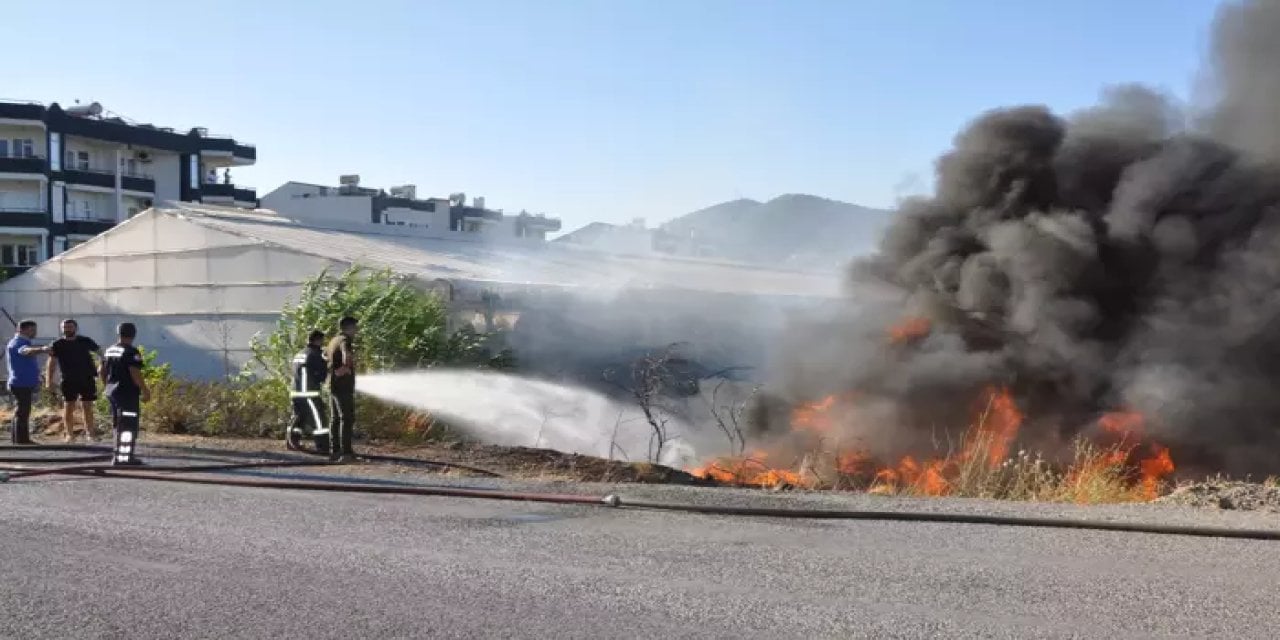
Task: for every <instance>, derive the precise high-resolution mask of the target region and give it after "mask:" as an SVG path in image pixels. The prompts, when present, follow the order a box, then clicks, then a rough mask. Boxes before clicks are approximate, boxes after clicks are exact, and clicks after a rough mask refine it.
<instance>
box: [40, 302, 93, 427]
mask: <svg viewBox="0 0 1280 640" xmlns="http://www.w3.org/2000/svg"><path fill="white" fill-rule="evenodd" d="M79 331H80V325H79V324H78V323H77V322H76V321H75V320H72V319H70V318H68V319H66V320H63V321H62V337H61V338H58V339H57V340H54V341H53V344H50V345H49V362H48V364H47V365H46V366H45V383H46V384H48V385H49V388H50V389H53V388H54V380H55V379H56V377H55V376H54V374H56V373H57V372H58V369H59V368H61V369H62V384H61V385H60V387H61V391H62V402H63V404H62V426H63V428H64V429H66V431H67V433H66V436H65V437H64V438H63V439H64V440H66V441H67V442H71V440H72V439H73V438H74V437H75V428H74V427H73V426H72V425H73V424H75V423H74V420H75V415H76V405H77V404H78V405H80V411H81V414H82V415H83V416H84V435H85V437H86V438H88V439H89V441H90V442H96V441H97V440H98V430H97V428H96V427H95V425H94V420H93V401H94V400H97V399H98V380H97V375H95V374H96V373H97V371H98V365H97V363H96V362H94V357H93V354H95V353H98V352H99V351H101V350H102V349H101V347H99V346H98V343H97V342H94V341H93V338H90V337H88V336H82V335H79Z"/></svg>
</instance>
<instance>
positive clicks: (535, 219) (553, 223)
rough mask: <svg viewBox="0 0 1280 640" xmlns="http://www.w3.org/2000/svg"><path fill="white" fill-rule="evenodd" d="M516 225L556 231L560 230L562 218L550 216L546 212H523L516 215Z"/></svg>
mask: <svg viewBox="0 0 1280 640" xmlns="http://www.w3.org/2000/svg"><path fill="white" fill-rule="evenodd" d="M516 225H517V226H523V227H524V228H526V229H532V230H536V231H551V232H555V231H559V230H560V219H559V218H548V217H547V216H546V215H544V214H536V215H534V214H528V213H522V214H520V215H519V216H517V217H516Z"/></svg>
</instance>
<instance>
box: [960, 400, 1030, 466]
mask: <svg viewBox="0 0 1280 640" xmlns="http://www.w3.org/2000/svg"><path fill="white" fill-rule="evenodd" d="M985 395H986V396H987V406H986V409H985V410H984V411H983V412H982V414H981V417H980V418H979V422H978V424H977V425H975V428H974V429H973V430H972V431H971V433H970V434H969V437H968V438H967V440H968V441H967V442H966V443H965V449H964V453H963V454H961V455H962V456H963V458H962V459H965V460H968V459H970V458H972V457H973V456H974V454H976V453H978V452H979V451H981V450H982V449H984V448H985V449H986V453H987V465H988V466H989V467H990V468H992V469H994V468H996V467H998V466H1000V463H1001V462H1004V459H1005V458H1006V457H1008V455H1009V447H1010V445H1011V444H1012V443H1013V439H1014V438H1015V437H1017V435H1018V428H1019V427H1021V426H1022V412H1021V411H1019V410H1018V405H1017V404H1015V403H1014V401H1013V395H1012V394H1010V393H1009V390H1008V389H1006V388H1003V387H1000V388H996V387H988V388H987V390H986V393H985Z"/></svg>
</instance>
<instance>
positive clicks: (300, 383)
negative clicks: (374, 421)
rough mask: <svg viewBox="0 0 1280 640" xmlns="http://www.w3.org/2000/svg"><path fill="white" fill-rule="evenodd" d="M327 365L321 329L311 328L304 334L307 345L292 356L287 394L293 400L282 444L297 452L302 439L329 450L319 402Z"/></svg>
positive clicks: (317, 448)
mask: <svg viewBox="0 0 1280 640" xmlns="http://www.w3.org/2000/svg"><path fill="white" fill-rule="evenodd" d="M328 371H329V365H328V363H326V362H325V359H324V332H323V331H319V330H315V331H312V332H311V334H310V335H308V336H307V346H306V347H305V348H304V349H303V350H302V351H300V352H298V355H296V356H294V357H293V388H292V389H290V390H289V397H290V398H291V399H292V401H293V420H292V421H291V422H290V423H289V431H288V433H287V434H286V436H285V441H284V442H285V446H286V447H287V448H289V449H290V450H293V451H297V450H298V449H301V448H302V438H303V436H305V435H308V434H309V435H310V436H311V437H312V438H314V439H315V443H316V451H319V452H321V453H329V424H328V422H327V421H326V420H325V410H324V406H323V405H321V404H320V388H321V386H322V385H324V379H325V376H326V375H327V374H328Z"/></svg>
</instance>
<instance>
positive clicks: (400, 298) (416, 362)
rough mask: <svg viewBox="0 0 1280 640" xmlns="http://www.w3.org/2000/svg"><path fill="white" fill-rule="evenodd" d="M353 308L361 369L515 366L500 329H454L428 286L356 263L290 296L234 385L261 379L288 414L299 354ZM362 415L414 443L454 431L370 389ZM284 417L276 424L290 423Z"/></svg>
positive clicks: (386, 433)
mask: <svg viewBox="0 0 1280 640" xmlns="http://www.w3.org/2000/svg"><path fill="white" fill-rule="evenodd" d="M348 315H350V316H354V317H356V318H358V319H359V321H360V330H359V332H358V334H357V337H356V340H355V347H356V366H357V369H358V372H357V373H364V374H367V373H371V372H377V371H392V370H400V369H420V368H426V367H431V366H436V365H442V364H447V365H452V366H478V367H493V368H507V367H512V366H514V362H515V361H514V358H513V357H512V355H511V353H510V351H508V350H505V349H495V348H494V347H493V346H492V345H494V344H497V343H498V342H499V340H500V336H496V335H493V334H490V335H481V334H479V333H477V332H476V331H475V330H474V329H472V328H471V326H470V325H466V326H464V327H462V328H461V329H459V330H457V331H454V332H449V330H448V301H446V300H443V299H441V298H440V296H439V295H437V294H435V293H433V292H430V291H426V290H424V289H422V288H421V287H420V286H418V284H417V283H416V281H415V280H414V279H413V278H411V277H407V276H403V275H400V274H396V273H394V272H392V271H390V270H368V269H364V268H362V267H359V266H355V267H352V268H350V269H348V270H346V271H345V272H343V273H341V274H338V275H334V274H332V273H329V272H328V271H324V272H321V273H320V274H319V275H317V276H316V277H315V278H312V279H311V280H309V281H307V282H306V283H304V284H303V286H302V291H301V293H300V294H299V296H298V298H297V300H296V301H294V300H289V301H286V303H285V306H284V308H283V309H282V311H281V314H280V319H279V321H278V322H277V324H276V328H275V330H274V331H272V332H271V333H270V334H269V335H266V336H261V335H259V336H255V337H254V339H253V340H252V341H251V342H250V347H251V349H252V350H253V359H254V362H253V365H256V366H251V367H247V368H246V370H245V372H244V373H243V374H241V376H239V378H238V381H237V382H236V383H235V384H252V385H262V388H261V389H257V390H256V391H254V393H255V394H258V395H259V396H261V397H270V398H278V400H279V404H278V406H280V407H283V408H285V409H286V411H285V416H286V417H285V418H284V419H287V415H288V412H287V409H288V388H289V384H290V381H291V380H292V378H293V365H292V360H293V356H294V355H295V354H297V353H298V351H300V350H301V349H302V346H303V345H304V344H306V340H307V334H308V333H310V332H311V331H312V330H313V329H319V330H321V331H324V332H325V334H326V335H327V336H328V337H330V338H332V337H333V336H334V335H335V334H336V332H337V330H338V322H339V320H341V319H342V318H343V316H348ZM495 351H496V353H495ZM246 381H252V382H246ZM254 388H255V389H256V387H254ZM326 402H327V400H326ZM356 416H357V417H356V429H357V431H358V432H359V433H361V434H362V435H364V436H365V437H369V438H373V439H377V440H399V441H409V442H414V441H421V440H428V439H434V438H438V437H440V436H442V435H444V434H447V433H448V430H447V428H446V427H445V426H444V425H440V424H437V423H436V422H435V421H434V420H432V419H431V418H430V417H429V416H424V415H419V414H418V413H417V412H415V411H413V410H410V409H406V408H404V407H399V406H396V405H392V404H389V403H385V402H382V401H380V400H377V399H375V398H371V397H368V396H357V398H356ZM284 419H282V420H280V421H278V422H276V423H275V425H271V426H275V427H279V426H280V425H283V420H284ZM277 430H278V429H277Z"/></svg>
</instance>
